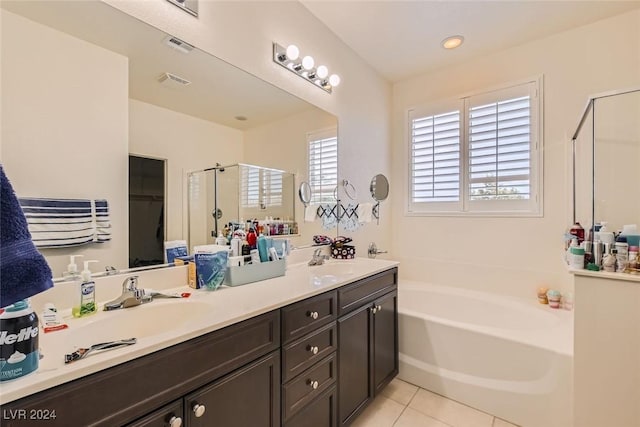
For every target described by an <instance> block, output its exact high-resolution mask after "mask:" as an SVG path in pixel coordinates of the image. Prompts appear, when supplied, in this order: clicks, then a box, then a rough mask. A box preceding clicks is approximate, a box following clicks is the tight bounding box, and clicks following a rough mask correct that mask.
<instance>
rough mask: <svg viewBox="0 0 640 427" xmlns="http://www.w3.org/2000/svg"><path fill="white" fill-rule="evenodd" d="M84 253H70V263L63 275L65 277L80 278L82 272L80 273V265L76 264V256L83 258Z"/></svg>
mask: <svg viewBox="0 0 640 427" xmlns="http://www.w3.org/2000/svg"><path fill="white" fill-rule="evenodd" d="M83 256H84V255H70V256H69V265H67V271H65V272H64V274H63V276H65V277H75V278H79V277H80V274H79V273H78V265H77V264H76V258H77V257H80V258H82V257H83Z"/></svg>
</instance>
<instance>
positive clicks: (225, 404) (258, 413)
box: [184, 351, 280, 427]
mask: <svg viewBox="0 0 640 427" xmlns="http://www.w3.org/2000/svg"><path fill="white" fill-rule="evenodd" d="M184 411H185V418H186V419H187V424H186V425H187V426H189V427H212V426H215V427H249V426H251V427H279V426H280V356H279V351H275V352H273V353H270V354H269V355H267V356H265V357H263V358H262V359H259V360H258V361H256V362H253V363H251V364H249V365H247V366H245V367H242V368H240V369H238V370H236V371H234V372H232V373H231V374H229V375H227V376H226V377H223V378H221V379H219V380H217V381H215V382H213V383H212V384H211V385H209V386H205V387H203V388H201V389H200V390H197V391H196V392H194V393H191V394H190V395H188V396H187V397H186V398H185V408H184Z"/></svg>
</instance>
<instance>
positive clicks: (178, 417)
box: [127, 399, 184, 427]
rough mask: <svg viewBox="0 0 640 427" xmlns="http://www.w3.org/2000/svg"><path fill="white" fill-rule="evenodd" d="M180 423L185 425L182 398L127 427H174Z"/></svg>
mask: <svg viewBox="0 0 640 427" xmlns="http://www.w3.org/2000/svg"><path fill="white" fill-rule="evenodd" d="M178 425H184V414H183V412H182V399H180V400H177V401H175V402H173V403H170V404H169V405H167V406H163V407H162V408H160V409H158V410H157V411H153V412H152V413H150V414H149V415H147V416H146V417H142V418H140V419H139V420H138V421H135V422H133V423H131V424H128V425H127V427H174V426H178Z"/></svg>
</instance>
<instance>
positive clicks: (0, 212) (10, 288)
mask: <svg viewBox="0 0 640 427" xmlns="http://www.w3.org/2000/svg"><path fill="white" fill-rule="evenodd" d="M51 277H52V274H51V269H50V268H49V265H48V264H47V262H46V261H45V259H44V257H43V256H42V254H41V253H40V252H38V250H37V249H36V247H35V246H34V244H33V242H32V241H31V234H29V230H28V228H27V220H26V219H25V217H24V214H23V213H22V208H21V207H20V203H18V198H17V197H16V194H15V193H14V191H13V188H12V187H11V183H10V182H9V179H8V178H7V176H6V175H5V174H4V168H3V167H2V165H0V307H6V306H8V305H11V304H13V303H14V302H17V301H20V300H22V299H25V298H29V297H30V296H33V295H35V294H37V293H40V292H42V291H46V290H47V289H49V288H51V287H53V280H52V279H51Z"/></svg>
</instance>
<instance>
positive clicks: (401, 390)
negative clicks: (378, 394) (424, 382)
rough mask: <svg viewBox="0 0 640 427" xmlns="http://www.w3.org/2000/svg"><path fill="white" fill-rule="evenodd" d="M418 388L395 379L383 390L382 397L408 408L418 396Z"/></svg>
mask: <svg viewBox="0 0 640 427" xmlns="http://www.w3.org/2000/svg"><path fill="white" fill-rule="evenodd" d="M418 388H419V387H418V386H415V385H413V384H409V383H407V382H404V381H402V380H399V379H397V378H394V379H393V380H391V382H390V383H389V385H387V386H386V387H385V388H384V389H383V390H382V395H383V396H385V397H388V398H389V399H392V400H395V401H396V402H398V403H400V404H402V405H405V406H406V405H408V404H409V402H410V401H411V399H412V398H413V396H414V395H415V394H416V392H417V391H418Z"/></svg>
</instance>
